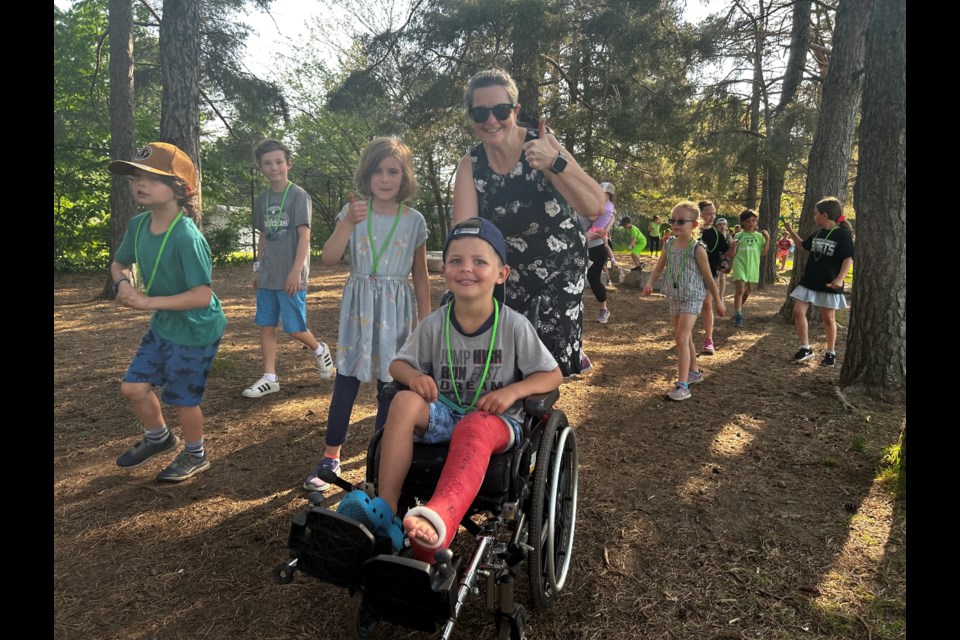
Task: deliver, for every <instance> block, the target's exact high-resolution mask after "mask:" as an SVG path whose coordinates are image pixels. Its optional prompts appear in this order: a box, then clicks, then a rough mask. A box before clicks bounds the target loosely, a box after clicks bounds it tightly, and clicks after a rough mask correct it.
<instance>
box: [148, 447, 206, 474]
mask: <svg viewBox="0 0 960 640" xmlns="http://www.w3.org/2000/svg"><path fill="white" fill-rule="evenodd" d="M209 468H210V461H209V460H207V454H206V453H204V454H203V457H202V458H198V457H197V456H195V455H193V454H192V453H190V452H189V451H187V450H186V449H184V450H183V451H181V452H180V454H179V455H178V456H177V457H176V458H174V459H173V462H171V463H170V466H168V467H167V468H166V469H164V470H163V471H161V472H160V473H158V474H157V480H160V481H161V482H181V481H183V480H186V479H187V478H192V477H193V476H195V475H197V474H198V473H200V472H201V471H206V470H207V469H209Z"/></svg>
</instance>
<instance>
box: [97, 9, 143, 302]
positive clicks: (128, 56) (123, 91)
mask: <svg viewBox="0 0 960 640" xmlns="http://www.w3.org/2000/svg"><path fill="white" fill-rule="evenodd" d="M108 29H109V33H110V157H111V158H116V159H119V160H132V159H133V156H134V155H135V154H136V144H137V140H136V137H137V128H136V124H135V122H134V116H133V6H132V4H131V0H110V5H109V25H108ZM136 212H137V202H136V200H134V199H133V194H132V193H130V182H129V181H128V180H127V179H126V178H125V177H124V176H112V177H111V179H110V261H111V262H112V261H113V256H114V254H115V253H116V251H117V249H118V248H119V247H120V243H121V242H122V241H123V234H124V233H125V232H126V230H127V224H128V223H129V222H130V219H131V218H132V217H133V216H134V215H135V214H136ZM102 295H103V297H104V298H107V299H109V300H112V299H113V298H114V295H115V294H114V292H113V280H112V278H111V277H110V273H109V271H108V272H107V281H106V282H105V283H104V286H103V294H102Z"/></svg>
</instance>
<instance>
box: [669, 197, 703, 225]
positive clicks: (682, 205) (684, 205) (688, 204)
mask: <svg viewBox="0 0 960 640" xmlns="http://www.w3.org/2000/svg"><path fill="white" fill-rule="evenodd" d="M677 209H686V210H688V211H689V212H690V213H692V214H693V220H694V222H696V221H697V220H698V219H699V218H700V207H698V206H697V203H696V202H694V201H693V200H681V201H680V202H678V203H677V204H676V206H674V207H673V209H671V211H670V213H671V214H673V212H675V211H676V210H677Z"/></svg>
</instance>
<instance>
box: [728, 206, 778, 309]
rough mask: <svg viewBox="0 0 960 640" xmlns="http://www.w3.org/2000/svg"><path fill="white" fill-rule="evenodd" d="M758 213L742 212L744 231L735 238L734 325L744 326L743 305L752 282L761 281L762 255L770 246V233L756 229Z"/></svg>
mask: <svg viewBox="0 0 960 640" xmlns="http://www.w3.org/2000/svg"><path fill="white" fill-rule="evenodd" d="M757 222H758V218H757V214H756V213H754V212H753V211H751V210H750V209H746V210H745V211H744V212H743V213H741V214H740V226H741V227H742V228H743V231H741V232H740V233H738V234H737V235H736V236H735V237H734V239H733V247H731V249H730V251H731V252H732V253H733V284H734V286H735V287H736V292H735V293H734V298H733V306H734V312H733V326H735V327H742V326H743V305H744V303H745V302H746V301H747V298H748V297H749V296H750V284H751V283H754V284H755V283H757V282H760V257H761V256H765V255H767V250H768V249H769V248H770V234H769V233H767V232H766V231H756V228H757Z"/></svg>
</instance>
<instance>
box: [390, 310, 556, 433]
mask: <svg viewBox="0 0 960 640" xmlns="http://www.w3.org/2000/svg"><path fill="white" fill-rule="evenodd" d="M450 316H451V318H450V356H451V358H448V357H447V343H446V337H445V331H444V326H445V324H446V317H447V305H443V306H441V307H440V308H439V309H437V310H436V311H434V312H433V313H431V314H430V315H429V316H427V318H426V320H424V321H423V322H421V323H420V324H419V325H418V326H417V328H416V329H415V330H414V332H413V333H412V334H411V335H410V337H409V338H408V339H407V342H406V343H405V344H404V345H403V348H402V349H401V350H400V353H398V354H397V357H396V360H402V361H404V362H406V363H407V364H409V365H410V366H412V367H415V368H417V369H419V370H420V371H423V372H424V373H426V374H427V375H430V376H432V377H433V379H434V380H435V381H436V383H437V389H438V390H439V391H440V393H441V394H442V395H443V396H445V397H446V398H447V399H448V400H451V401H453V402H456V401H457V397H456V395H454V392H453V386H452V384H453V383H454V382H455V383H456V385H457V390H458V391H459V393H460V399H461V400H462V401H463V406H469V405H470V403H471V402H473V397H474V395H475V394H476V392H477V385H478V383H479V381H480V378H481V376H482V375H483V367H484V365H485V364H486V362H487V351H488V350H489V348H490V334H491V332H492V331H493V324H492V317H491V321H490V322H488V323H487V325H489V326H487V325H484V327H485V330H481V332H480V333H478V334H477V335H473V336H465V335H463V334H462V333H460V331H459V330H458V329H457V327H456V324H455V321H454V319H453V313H451V314H450ZM481 329H484V328H481ZM451 359H452V361H453V362H452V363H450V362H449V361H450V360H451ZM556 367H557V361H556V360H554V358H553V356H552V355H550V352H549V351H547V348H546V347H544V346H543V343H542V342H540V338H538V337H537V332H536V330H535V329H534V328H533V325H532V324H530V321H529V320H527V319H526V317H524V316H522V315H520V314H519V313H517V312H516V311H514V310H513V309H511V308H510V307H506V306H501V308H500V325H499V327H498V329H497V336H496V339H495V340H494V344H493V355H492V356H491V357H490V370H489V371H488V373H487V378H486V380H485V381H484V383H483V388H482V390H481V391H480V396H481V397H482V396H483V394H485V393H488V392H490V391H494V390H496V389H501V388H503V387H505V386H507V385H510V384H513V383H514V382H517V381H518V380H522V379H524V378H525V377H527V376H529V375H530V374H533V373H537V372H538V371H553V370H554V369H555V368H556ZM522 409H523V401H522V400H518V401H517V402H515V403H514V404H513V406H511V407H510V408H509V409H507V410H506V411H504V412H503V415H504V416H507V417H508V418H513V419H514V420H517V421H521V420H522V413H521V412H522Z"/></svg>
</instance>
